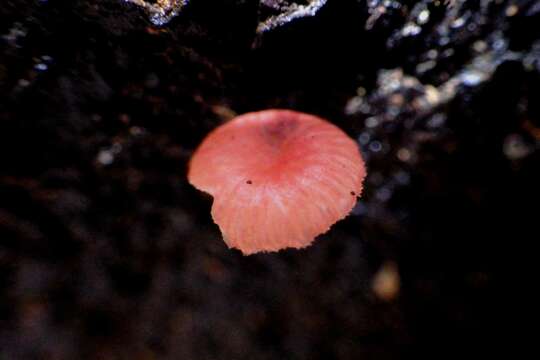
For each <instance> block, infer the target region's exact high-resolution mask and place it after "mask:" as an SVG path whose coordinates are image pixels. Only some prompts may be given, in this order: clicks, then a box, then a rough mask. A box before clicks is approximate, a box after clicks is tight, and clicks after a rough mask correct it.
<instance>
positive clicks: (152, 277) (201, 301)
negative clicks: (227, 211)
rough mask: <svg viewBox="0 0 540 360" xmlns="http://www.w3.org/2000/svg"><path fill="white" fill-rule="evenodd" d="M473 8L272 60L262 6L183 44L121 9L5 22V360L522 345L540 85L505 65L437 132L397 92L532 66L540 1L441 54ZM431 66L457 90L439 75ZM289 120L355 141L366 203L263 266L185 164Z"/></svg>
mask: <svg viewBox="0 0 540 360" xmlns="http://www.w3.org/2000/svg"><path fill="white" fill-rule="evenodd" d="M458 2H459V1H452V2H442V1H441V2H438V3H439V5H436V4H435V3H434V2H433V3H430V5H429V6H428V9H429V11H430V18H429V21H428V22H427V23H425V24H424V25H422V32H421V33H420V34H419V35H418V36H415V37H405V38H402V37H400V36H393V35H395V31H396V29H397V30H398V31H399V29H401V27H402V26H403V25H404V24H406V22H407V17H408V16H409V14H410V10H411V8H412V7H413V5H414V4H417V3H420V2H419V1H405V2H403V3H404V4H406V6H407V8H399V9H390V8H388V9H385V11H384V12H380V11H379V10H377V11H376V9H379V8H378V7H375V6H374V5H373V4H374V2H371V1H369V2H367V1H356V0H343V1H341V0H337V1H332V0H329V1H328V4H327V5H326V6H325V7H324V8H323V9H321V10H320V11H319V13H318V14H317V16H315V17H312V18H306V19H299V20H297V21H295V22H294V23H291V24H290V25H287V26H283V27H280V28H279V29H276V30H275V31H272V32H268V33H266V34H264V36H263V37H262V38H261V37H258V36H257V35H256V28H257V24H258V22H259V20H260V19H259V10H258V4H257V1H249V0H245V1H241V0H238V1H233V0H192V1H191V2H190V4H189V5H188V6H186V7H185V9H184V11H182V13H181V14H180V15H179V16H177V17H176V18H175V19H174V20H173V21H171V22H170V23H169V24H168V25H167V26H166V27H163V28H155V27H152V26H151V24H150V23H149V22H148V20H147V17H146V14H144V13H143V12H142V11H140V9H138V8H137V7H136V6H133V5H129V4H126V3H125V2H123V1H117V0H96V1H88V0H72V1H60V0H48V1H37V0H4V1H2V4H1V5H0V35H1V38H0V358H1V359H2V360H4V359H8V360H12V359H16V360H19V359H111V360H112V359H195V360H201V359H235V360H236V359H306V360H307V359H309V360H314V359H344V360H345V359H378V360H380V359H402V358H403V359H404V358H410V357H411V356H415V357H416V358H422V357H429V358H431V359H440V358H444V357H452V358H465V357H467V356H469V355H470V354H471V353H473V352H477V353H478V354H480V355H481V356H480V357H479V358H485V357H486V355H487V354H486V353H500V350H501V349H502V347H504V346H506V345H510V339H509V337H508V331H509V329H511V330H512V331H513V330H514V329H517V328H516V327H510V326H507V325H505V320H508V319H510V318H514V319H519V318H521V317H520V316H519V315H518V314H516V309H523V310H528V308H527V307H526V306H524V304H521V303H520V304H519V305H520V306H518V307H515V306H513V305H511V302H509V301H508V300H509V299H510V298H513V299H520V297H521V296H522V294H523V290H522V289H521V290H520V289H517V288H515V286H513V284H515V282H516V278H515V277H514V276H513V275H512V270H515V269H516V267H514V266H513V265H512V262H513V261H512V260H520V261H521V262H522V263H526V261H525V260H524V254H526V253H527V252H528V247H529V246H531V244H534V242H535V241H533V240H536V239H537V236H536V234H537V211H535V210H534V209H535V207H536V206H537V205H538V203H537V200H536V199H537V197H538V184H539V180H540V179H539V174H538V163H539V160H540V159H539V153H538V150H537V148H538V146H537V144H538V137H537V133H538V131H537V130H538V128H540V122H539V118H540V117H539V107H538V101H537V98H538V93H539V87H540V80H539V72H538V62H537V60H536V62H535V61H534V56H533V60H531V61H529V62H527V61H525V62H523V61H522V60H520V59H517V58H516V59H514V60H512V59H507V60H504V61H501V63H500V64H499V65H498V66H497V68H496V70H495V71H494V73H493V75H492V76H491V77H489V78H488V79H487V80H486V81H485V82H484V83H482V84H479V85H477V86H472V85H471V86H465V87H460V88H459V89H458V91H457V92H456V94H455V97H453V98H452V100H451V101H448V102H446V103H444V104H442V105H440V106H439V108H438V109H437V113H438V114H439V115H438V116H432V114H430V115H425V113H424V112H421V111H419V110H418V108H419V107H421V108H423V107H422V106H424V105H425V104H424V103H423V102H421V101H419V99H423V98H422V97H419V94H420V95H422V94H424V92H423V91H425V90H426V89H424V88H422V87H421V86H419V85H418V84H417V83H415V82H414V81H411V79H410V78H408V80H407V81H404V83H405V85H406V86H404V87H398V88H397V89H396V88H391V89H388V88H385V87H383V86H382V84H378V83H377V81H376V80H377V78H378V74H379V73H380V71H381V70H382V69H385V68H386V69H393V68H400V69H402V70H403V71H404V72H405V74H408V75H409V76H411V77H414V78H417V80H420V81H421V82H422V83H424V84H433V86H439V85H440V84H443V83H444V82H445V81H447V80H448V79H449V78H452V77H453V76H455V75H457V74H458V73H459V72H460V71H461V70H462V69H463V68H464V66H466V64H467V63H468V62H470V61H471V60H472V59H473V58H474V57H475V53H474V52H475V51H476V50H474V49H473V45H475V42H476V41H478V40H486V39H487V37H488V35H489V34H492V33H493V32H499V33H498V34H499V35H498V36H500V37H501V38H502V39H504V40H505V41H507V43H508V46H509V49H511V50H512V51H515V52H516V53H531V54H533V55H534V52H533V51H531V49H532V45H533V42H534V41H535V40H536V39H537V38H538V33H537V29H538V25H537V24H538V19H537V15H538V10H537V9H538V6H537V5H534V4H537V2H535V1H519V2H517V3H519V4H520V7H519V11H518V12H517V13H516V14H514V15H513V16H508V15H506V6H507V5H508V4H509V2H508V1H503V2H497V3H495V2H491V3H490V5H489V9H488V10H487V14H488V16H486V17H485V18H484V20H485V21H483V23H480V20H481V19H477V18H476V17H475V16H474V15H475V14H476V15H478V14H479V12H480V10H479V8H478V6H476V5H475V4H477V3H479V2H472V1H468V2H467V3H468V4H469V5H467V6H466V7H465V8H463V9H461V10H460V11H459V12H458V13H457V14H456V16H455V17H461V16H462V15H465V14H466V13H469V14H470V16H468V17H466V21H465V26H464V27H450V26H449V28H450V30H449V33H448V36H449V38H448V40H449V42H446V40H447V39H442V40H444V43H445V44H446V45H439V40H441V35H440V33H438V32H437V29H438V26H439V25H440V23H441V21H443V20H444V19H446V17H445V16H446V15H448V14H449V12H451V8H450V7H449V6H450V5H451V4H450V3H458ZM368 3H369V4H371V5H373V6H372V7H369V8H368V7H367V5H368ZM424 3H427V2H426V1H424ZM483 3H486V2H483ZM510 14H512V12H510ZM452 16H453V15H452ZM368 19H370V29H369V30H367V29H366V27H365V25H366V22H367V21H368ZM375 19H376V20H375ZM471 23H473V25H475V26H474V27H473V26H469V25H470V24H471ZM504 44H505V43H504V42H503V43H502V45H503V46H504ZM492 45H493V46H499V45H500V44H499V43H496V42H495V43H493V44H492ZM490 46H491V45H490ZM477 47H478V48H482V43H480V44H479V46H477ZM431 48H436V49H437V50H438V57H437V58H436V66H435V67H434V68H432V69H431V70H429V71H427V72H421V73H420V72H418V71H417V65H418V64H419V63H424V62H426V60H427V58H426V57H424V55H426V53H427V52H428V50H430V49H431ZM450 50H451V51H450ZM428 64H429V63H428ZM360 86H361V87H362V88H359V87H360ZM362 89H363V90H362ZM429 89H431V88H429ZM431 91H432V89H431ZM364 93H365V97H364V98H365V99H364V100H365V101H364V103H362V104H360V105H359V106H358V109H359V110H358V111H356V110H355V111H352V112H347V111H346V110H345V109H346V106H347V104H348V103H349V101H350V99H351V98H353V97H355V96H360V95H362V94H364ZM426 94H429V92H427V93H426ZM366 99H367V100H366ZM428 99H429V97H428ZM366 104H367V105H366ZM423 104H424V105H423ZM276 107H286V108H292V109H296V110H299V111H304V112H308V113H313V114H317V115H319V116H321V117H323V118H327V119H335V121H336V125H337V126H339V127H340V128H342V129H344V130H345V131H346V132H347V133H349V134H350V135H351V136H353V137H355V138H356V137H357V138H358V139H359V142H360V144H361V145H362V147H363V150H364V151H365V153H366V161H367V166H368V172H369V176H368V178H367V179H366V183H365V195H364V196H363V200H362V201H361V203H360V205H359V206H358V207H357V208H356V209H355V210H354V212H353V216H351V217H349V218H347V219H346V220H344V221H343V222H341V223H340V224H339V226H336V227H335V229H333V231H332V232H331V233H329V234H328V235H325V236H323V237H321V238H320V239H319V240H318V241H317V242H316V243H315V244H314V245H313V246H311V247H309V248H308V249H305V250H302V251H294V250H292V251H285V252H280V253H277V254H261V255H255V256H250V257H243V256H241V254H240V253H239V252H235V251H231V250H229V249H227V247H226V246H225V244H224V243H223V242H222V241H221V239H220V234H219V231H218V229H217V228H216V227H215V226H214V225H213V224H212V220H211V218H210V216H209V209H210V201H209V200H205V199H204V197H201V195H200V193H199V192H198V191H197V190H195V189H193V188H192V187H191V186H189V185H188V184H187V182H186V181H185V176H186V174H185V172H186V166H187V161H188V159H189V157H190V155H191V153H192V151H193V150H194V149H195V147H196V145H197V144H198V143H199V142H200V141H201V140H202V138H203V137H204V136H205V135H206V134H207V133H208V132H209V131H210V130H211V129H214V128H215V127H216V126H218V125H219V124H221V123H222V122H223V121H224V120H225V119H227V118H229V117H230V115H231V113H245V112H248V111H253V110H260V109H265V108H276ZM355 109H356V108H355ZM381 114H384V117H383V120H384V121H380V119H381ZM396 114H397V115H396ZM422 114H424V115H422ZM389 119H392V120H391V121H390V120H389ZM535 134H536V135H535ZM387 261H391V262H392V263H394V264H396V267H397V269H398V271H399V280H400V287H399V295H398V296H397V297H396V298H395V300H393V301H391V302H382V301H380V300H379V299H378V298H377V297H376V296H375V293H374V292H373V291H372V281H373V279H374V274H375V273H376V272H377V271H378V269H379V268H380V266H381V264H384V263H386V262H387ZM517 290H519V291H517ZM516 294H517V295H516ZM520 302H521V301H520Z"/></svg>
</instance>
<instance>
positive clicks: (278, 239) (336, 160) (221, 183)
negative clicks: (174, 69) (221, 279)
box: [188, 110, 366, 254]
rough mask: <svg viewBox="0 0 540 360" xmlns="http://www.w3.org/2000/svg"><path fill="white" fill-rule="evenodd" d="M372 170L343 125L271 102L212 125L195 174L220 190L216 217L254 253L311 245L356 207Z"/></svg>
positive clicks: (192, 177)
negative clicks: (270, 107)
mask: <svg viewBox="0 0 540 360" xmlns="http://www.w3.org/2000/svg"><path fill="white" fill-rule="evenodd" d="M365 175H366V169H365V167H364V161H363V160H362V157H361V155H360V152H359V149H358V146H357V144H356V143H355V141H354V140H352V139H351V138H350V137H348V136H347V135H346V134H345V133H344V132H343V131H342V130H340V129H339V128H338V127H336V126H335V125H333V124H331V123H329V122H327V121H325V120H323V119H321V118H318V117H316V116H313V115H308V114H304V113H299V112H295V111H290V110H265V111H259V112H253V113H248V114H244V115H241V116H238V117H236V118H234V119H233V120H231V121H229V122H227V123H225V124H223V125H222V126H220V127H218V128H216V129H215V130H214V131H212V132H211V133H210V134H209V135H208V136H207V137H206V138H205V139H204V141H203V142H202V144H201V145H200V146H199V148H198V149H197V150H196V151H195V153H194V155H193V157H192V158H191V161H190V165H189V171H188V180H189V182H190V183H191V184H192V185H193V186H195V187H196V188H198V189H199V190H202V191H204V192H207V193H209V194H210V195H212V196H213V197H214V203H213V205H212V217H213V219H214V222H215V223H216V224H218V226H219V228H220V229H221V232H222V234H223V238H224V240H225V242H226V243H227V245H228V246H229V247H232V248H237V249H239V250H241V251H242V252H243V253H244V254H252V253H256V252H260V251H278V250H280V249H284V248H288V247H293V248H303V247H306V246H308V245H310V244H311V242H312V241H313V240H314V238H315V237H316V236H317V235H320V234H322V233H325V232H326V231H328V230H329V228H330V226H332V225H333V224H334V223H336V222H337V221H339V220H341V219H343V218H344V217H346V216H347V215H348V214H349V212H350V211H351V209H352V208H353V207H354V205H355V203H356V200H357V196H359V195H360V194H361V192H362V181H363V179H364V177H365Z"/></svg>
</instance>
